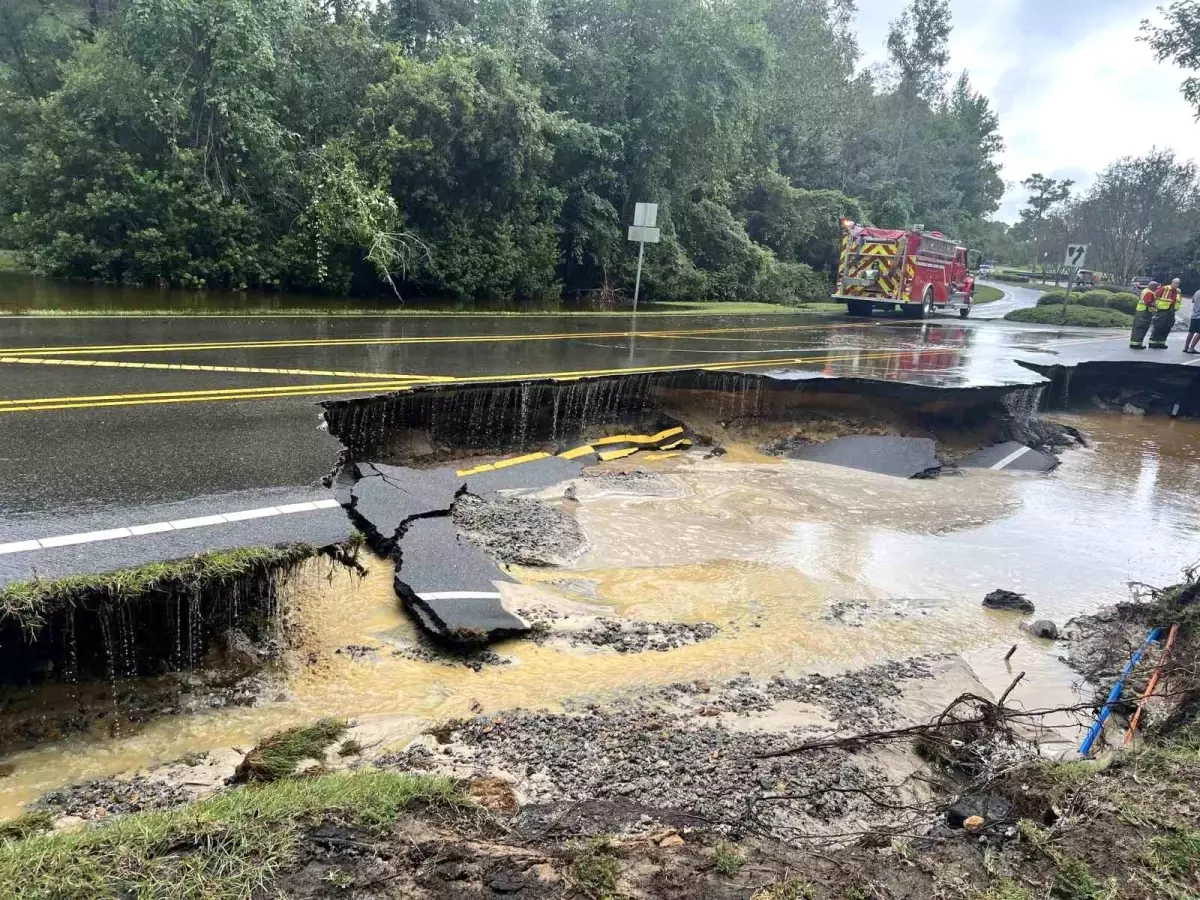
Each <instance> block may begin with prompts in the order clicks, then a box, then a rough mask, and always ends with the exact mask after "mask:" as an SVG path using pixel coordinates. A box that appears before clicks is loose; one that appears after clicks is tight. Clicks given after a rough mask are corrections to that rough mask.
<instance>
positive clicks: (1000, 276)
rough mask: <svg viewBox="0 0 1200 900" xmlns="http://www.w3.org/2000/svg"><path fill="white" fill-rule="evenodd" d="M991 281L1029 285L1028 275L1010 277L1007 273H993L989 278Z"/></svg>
mask: <svg viewBox="0 0 1200 900" xmlns="http://www.w3.org/2000/svg"><path fill="white" fill-rule="evenodd" d="M988 279H989V280H991V281H1003V282H1006V283H1008V284H1029V276H1028V275H1009V274H1008V273H1007V272H993V273H992V274H991V275H989V276H988Z"/></svg>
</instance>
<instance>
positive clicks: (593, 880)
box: [571, 838, 621, 900]
mask: <svg viewBox="0 0 1200 900" xmlns="http://www.w3.org/2000/svg"><path fill="white" fill-rule="evenodd" d="M612 849H613V848H612V844H611V843H610V842H609V841H607V840H605V839H603V838H599V839H597V840H594V841H592V843H591V845H590V846H589V847H588V849H587V851H586V852H585V853H584V854H583V855H582V856H580V857H579V858H578V859H576V860H575V862H574V863H573V864H572V865H571V872H572V874H573V875H574V876H575V881H576V883H578V885H579V887H580V888H581V889H582V890H583V891H584V893H585V894H586V895H587V896H588V897H591V898H593V900H612V898H614V897H616V896H617V893H618V881H619V879H620V877H621V863H620V862H619V861H618V860H617V858H616V857H615V856H613V852H612Z"/></svg>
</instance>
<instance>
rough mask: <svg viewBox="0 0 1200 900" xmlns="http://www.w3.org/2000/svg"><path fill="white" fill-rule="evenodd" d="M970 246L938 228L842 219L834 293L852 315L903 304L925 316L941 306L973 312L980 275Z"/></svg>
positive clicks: (909, 312) (911, 313) (909, 313)
mask: <svg viewBox="0 0 1200 900" xmlns="http://www.w3.org/2000/svg"><path fill="white" fill-rule="evenodd" d="M967 255H968V254H967V248H966V247H963V246H960V245H958V244H957V243H956V242H954V241H952V240H950V239H948V238H947V237H946V236H945V235H944V234H942V233H941V232H938V231H929V232H927V231H925V230H923V229H922V228H921V226H919V225H918V226H916V227H915V228H912V229H909V230H895V229H887V228H870V227H868V226H865V225H859V224H858V223H856V222H852V221H851V220H849V219H843V220H842V251H841V256H840V257H839V261H838V274H837V286H836V288H835V291H834V294H833V298H834V299H835V300H841V301H844V302H845V303H846V311H847V312H848V313H849V314H850V315H852V316H869V315H871V314H872V313H873V312H874V311H875V310H876V309H898V310H900V312H901V313H903V314H904V316H905V317H906V318H911V319H924V318H928V317H929V316H931V315H933V314H934V312H936V311H941V312H957V313H958V314H959V316H961V317H962V318H964V319H965V318H967V316H969V315H970V314H971V302H972V299H973V296H974V293H975V278H974V277H973V276H972V275H971V273H970V272H969V270H968V267H967Z"/></svg>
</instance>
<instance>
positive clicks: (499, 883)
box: [488, 874, 525, 894]
mask: <svg viewBox="0 0 1200 900" xmlns="http://www.w3.org/2000/svg"><path fill="white" fill-rule="evenodd" d="M488 887H490V888H491V889H492V890H493V891H495V892H496V893H497V894H515V893H517V892H518V891H522V890H524V889H525V882H524V881H523V880H521V878H519V877H518V876H516V875H512V874H501V875H497V876H495V877H494V878H492V880H491V881H489V882H488Z"/></svg>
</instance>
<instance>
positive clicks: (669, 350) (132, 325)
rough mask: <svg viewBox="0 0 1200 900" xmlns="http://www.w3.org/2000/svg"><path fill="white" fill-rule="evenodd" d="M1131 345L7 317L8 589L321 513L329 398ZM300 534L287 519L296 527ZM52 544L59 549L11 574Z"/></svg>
mask: <svg viewBox="0 0 1200 900" xmlns="http://www.w3.org/2000/svg"><path fill="white" fill-rule="evenodd" d="M982 309H984V308H983V307H981V310H982ZM1124 343H1125V342H1124V341H1123V339H1122V337H1121V336H1120V335H1115V334H1108V333H1096V332H1063V331H1060V330H1054V329H1045V328H1036V327H1014V326H1010V325H1008V324H1001V323H987V322H975V321H968V322H958V321H954V322H950V321H945V322H943V321H933V322H930V323H926V324H918V325H913V324H909V323H901V322H898V321H896V320H895V319H888V318H880V319H877V320H872V321H871V322H856V321H855V322H851V321H837V320H834V321H818V320H814V319H811V318H807V317H803V316H796V317H791V316H768V317H758V318H735V317H719V318H718V317H696V316H677V317H670V316H652V317H644V318H643V319H641V320H639V321H638V322H637V323H636V326H635V325H634V323H632V322H630V321H628V320H626V319H624V318H621V317H611V316H598V317H587V316H570V317H567V316H562V317H555V316H537V317H530V318H518V317H506V316H479V317H463V318H445V317H437V316H429V317H417V316H414V317H411V318H409V317H405V318H387V317H378V318H349V317H320V316H304V317H296V318H286V317H279V318H270V317H253V316H247V317H212V318H194V319H193V318H189V319H171V318H164V317H153V318H130V317H112V318H104V317H99V318H68V317H58V318H26V317H0V371H3V373H4V377H3V378H0V467H2V468H0V473H2V474H3V476H4V479H5V490H4V491H3V492H2V497H0V545H4V547H6V548H7V549H8V552H7V553H6V552H0V578H5V579H8V580H11V579H12V578H17V577H28V576H29V574H30V573H31V572H33V571H37V572H42V573H45V574H66V573H69V572H71V571H76V570H79V569H80V568H84V569H86V570H91V571H95V570H101V569H111V568H115V567H123V566H129V565H136V564H139V563H141V562H145V561H148V560H152V559H155V558H161V557H162V556H163V555H164V554H172V553H196V552H203V551H205V550H211V549H218V548H221V547H227V546H233V545H239V544H244V543H246V542H251V543H258V542H273V541H276V540H278V539H279V538H280V537H281V536H282V532H281V531H280V524H281V523H280V521H268V520H266V519H263V520H261V521H258V523H257V524H248V523H247V521H245V520H243V521H242V522H241V523H240V524H237V523H236V522H224V521H223V520H222V524H223V525H230V526H233V525H235V524H236V525H237V527H236V530H233V529H232V528H229V529H227V528H215V527H213V526H206V527H204V528H194V529H191V530H190V533H189V534H187V535H176V536H174V537H173V538H171V539H170V540H168V539H166V538H164V537H161V536H154V537H153V538H152V537H151V536H149V535H142V534H138V533H137V529H139V528H143V527H145V526H147V525H154V524H157V523H163V522H173V521H185V522H190V521H195V520H209V521H215V517H218V516H223V515H226V514H228V513H245V512H249V511H253V510H257V509H271V508H280V507H294V506H296V505H298V504H304V503H313V502H317V501H320V500H322V499H328V497H329V494H328V492H326V491H325V490H324V489H323V488H322V487H320V486H319V483H318V482H319V480H320V479H321V478H322V477H323V476H324V475H326V474H327V473H328V472H329V470H330V469H331V467H332V466H333V461H334V460H335V458H336V456H337V453H338V451H339V444H338V442H337V441H336V440H334V439H333V438H331V437H330V436H329V435H328V434H327V433H326V432H325V431H324V430H323V428H322V423H321V419H320V416H319V410H318V409H317V408H316V406H315V402H316V401H318V400H320V399H322V398H338V397H345V396H350V397H354V396H363V395H371V394H376V393H380V392H387V391H406V390H413V389H414V388H419V387H421V386H422V385H428V384H433V383H436V382H437V381H439V380H443V379H457V380H467V381H469V380H471V379H483V378H493V377H494V378H499V379H515V378H520V377H522V376H525V375H530V374H534V375H538V374H541V375H545V376H547V377H566V378H571V377H575V375H577V374H578V373H581V372H587V373H602V372H608V371H613V372H617V371H647V370H651V371H673V370H680V369H684V368H686V367H689V366H692V367H694V366H702V367H706V368H710V369H715V370H716V371H729V372H734V373H736V372H753V373H759V372H765V373H769V374H771V375H772V376H773V377H776V378H800V379H807V378H814V377H817V378H826V377H838V376H853V377H856V378H865V379H872V380H886V381H895V382H900V383H913V384H927V385H945V386H968V385H988V384H1012V383H1030V382H1033V381H1036V380H1037V379H1039V378H1040V377H1041V376H1039V375H1038V374H1037V373H1035V372H1032V371H1030V370H1029V369H1026V368H1022V367H1021V366H1018V365H1016V364H1014V361H1027V362H1034V363H1040V364H1045V363H1072V362H1077V361H1081V360H1124V359H1127V358H1130V357H1129V354H1130V351H1128V349H1127V348H1126V347H1124V346H1123V344H1124ZM1163 359H1164V360H1165V361H1168V362H1172V363H1174V364H1176V365H1179V366H1180V367H1181V368H1183V367H1184V365H1185V364H1184V363H1183V359H1182V358H1177V359H1176V358H1173V357H1172V358H1168V357H1163ZM1188 362H1189V363H1190V360H1189V361H1188ZM318 519H320V520H321V521H320V522H319V523H318ZM333 521H334V520H333V519H332V518H330V517H328V516H327V515H324V516H316V517H313V518H311V519H308V520H306V521H305V524H304V526H303V527H300V528H299V530H298V531H295V530H292V531H290V532H289V533H291V534H301V535H302V536H304V537H306V538H312V539H327V538H332V537H333ZM299 522H300V519H299V518H293V519H289V520H288V525H287V527H288V529H293V528H296V527H298V526H299ZM314 523H316V524H314ZM123 529H129V530H130V531H131V532H133V534H132V535H131V536H130V537H131V538H137V540H133V539H130V538H126V539H124V540H111V541H105V542H104V543H103V547H100V548H97V547H94V546H93V547H91V549H81V548H80V545H79V544H78V542H73V541H71V540H69V539H72V538H73V537H76V536H79V535H94V534H97V533H100V534H107V533H111V532H121V531H122V530H123ZM45 539H49V540H51V541H52V542H56V543H57V546H52V547H42V546H41V545H40V544H39V545H38V550H37V555H36V556H28V557H24V558H20V559H17V558H14V554H15V553H18V552H20V553H30V552H32V551H30V550H29V549H28V548H29V547H30V542H31V541H40V540H45ZM60 539H68V540H67V541H66V542H65V543H64V542H61V541H60ZM14 547H17V548H23V549H20V550H19V551H18V550H14V549H13V548H14Z"/></svg>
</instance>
